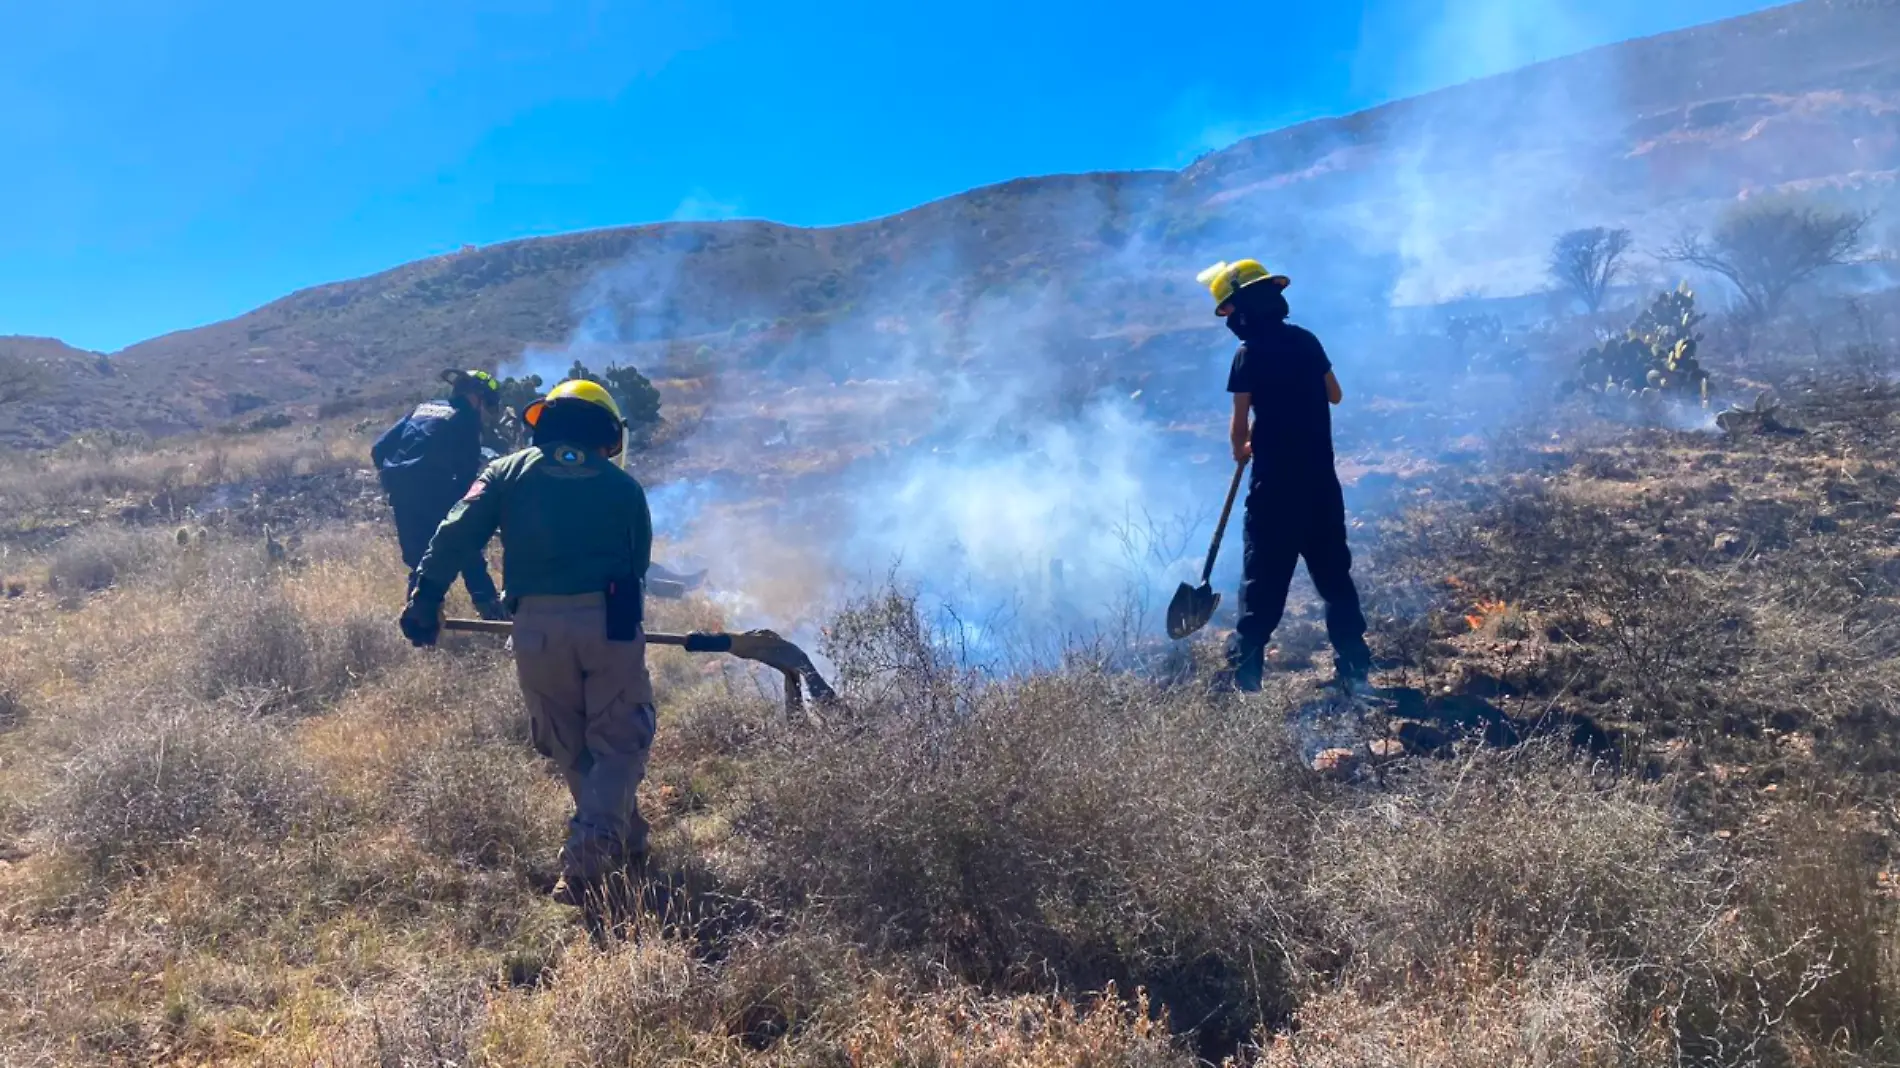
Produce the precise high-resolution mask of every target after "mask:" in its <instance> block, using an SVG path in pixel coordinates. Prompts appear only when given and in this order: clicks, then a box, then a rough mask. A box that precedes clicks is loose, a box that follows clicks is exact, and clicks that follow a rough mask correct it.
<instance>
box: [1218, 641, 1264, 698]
mask: <svg viewBox="0 0 1900 1068" xmlns="http://www.w3.org/2000/svg"><path fill="white" fill-rule="evenodd" d="M1266 673H1267V646H1266V643H1265V642H1260V643H1257V644H1256V643H1254V642H1250V641H1246V640H1244V639H1242V638H1241V637H1240V636H1239V635H1235V636H1234V637H1233V638H1232V639H1230V640H1229V641H1228V643H1227V677H1228V678H1229V679H1231V680H1232V684H1233V687H1234V689H1236V690H1239V691H1240V692H1242V693H1259V692H1260V684H1261V681H1262V680H1263V679H1264V678H1265V676H1266Z"/></svg>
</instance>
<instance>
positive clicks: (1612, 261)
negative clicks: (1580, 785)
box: [1550, 226, 1631, 315]
mask: <svg viewBox="0 0 1900 1068" xmlns="http://www.w3.org/2000/svg"><path fill="white" fill-rule="evenodd" d="M1630 244H1631V242H1630V232H1629V231H1628V230H1610V229H1606V228H1604V227H1601V226H1595V227H1591V228H1590V229H1588V230H1572V231H1570V232H1569V233H1567V234H1563V235H1562V236H1560V237H1558V238H1557V240H1556V242H1555V243H1554V244H1552V245H1551V247H1550V276H1551V277H1552V278H1554V279H1556V281H1557V284H1558V285H1559V286H1562V287H1563V288H1564V289H1566V290H1568V291H1570V293H1572V294H1573V295H1575V296H1576V298H1577V299H1578V300H1580V301H1582V302H1583V306H1584V307H1585V308H1587V309H1588V310H1589V312H1590V314H1591V315H1595V314H1596V313H1597V312H1599V311H1601V310H1603V298H1604V296H1605V295H1606V294H1607V293H1609V291H1610V287H1611V286H1613V285H1615V284H1616V278H1617V276H1618V275H1620V274H1622V273H1623V268H1624V266H1625V263H1624V260H1625V258H1626V257H1627V256H1628V255H1629V251H1630Z"/></svg>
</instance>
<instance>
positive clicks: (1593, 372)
mask: <svg viewBox="0 0 1900 1068" xmlns="http://www.w3.org/2000/svg"><path fill="white" fill-rule="evenodd" d="M1705 318H1707V316H1704V315H1702V314H1700V313H1698V312H1697V311H1696V309H1695V293H1694V292H1692V291H1691V290H1690V289H1689V286H1688V284H1687V283H1684V284H1683V285H1681V286H1678V287H1677V288H1675V289H1674V290H1671V291H1668V292H1664V293H1661V294H1658V295H1657V297H1656V299H1655V300H1654V301H1652V302H1651V303H1650V306H1649V307H1648V308H1646V309H1644V310H1643V313H1642V314H1641V315H1640V316H1638V317H1637V319H1636V322H1635V323H1634V324H1633V325H1631V327H1630V329H1629V331H1628V332H1627V333H1625V334H1624V335H1623V336H1622V337H1618V338H1611V339H1609V340H1607V341H1605V342H1604V343H1603V344H1601V345H1598V346H1597V347H1595V348H1593V349H1590V350H1589V351H1587V352H1585V353H1584V354H1583V358H1582V359H1581V360H1580V361H1579V363H1578V379H1579V385H1581V386H1583V387H1584V388H1586V389H1591V390H1595V391H1598V392H1601V393H1605V394H1612V395H1614V394H1624V395H1640V394H1644V393H1653V394H1655V395H1661V396H1679V397H1684V396H1693V397H1697V398H1699V399H1700V400H1701V402H1702V404H1703V406H1705V407H1706V406H1707V405H1708V400H1709V390H1710V384H1709V375H1708V372H1707V371H1705V370H1703V369H1702V362H1701V360H1700V358H1699V350H1700V348H1701V345H1702V335H1701V334H1700V333H1698V332H1697V331H1696V327H1697V326H1699V325H1701V323H1702V321H1703V320H1704V319H1705Z"/></svg>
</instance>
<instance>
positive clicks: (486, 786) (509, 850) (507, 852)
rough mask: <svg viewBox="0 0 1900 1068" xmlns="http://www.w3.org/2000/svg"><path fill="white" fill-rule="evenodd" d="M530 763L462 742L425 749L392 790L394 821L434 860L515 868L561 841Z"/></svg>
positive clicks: (508, 751) (542, 779) (542, 782)
mask: <svg viewBox="0 0 1900 1068" xmlns="http://www.w3.org/2000/svg"><path fill="white" fill-rule="evenodd" d="M533 759H534V754H533V753H532V752H531V751H527V750H520V749H515V748H512V747H509V746H503V745H484V744H479V743H472V742H468V741H461V740H457V741H451V742H449V743H448V744H445V745H440V746H435V747H431V748H427V749H424V750H422V751H420V752H417V753H415V754H413V756H412V757H411V758H410V759H409V760H408V761H407V762H406V763H405V764H404V766H403V767H402V768H401V769H400V770H399V771H398V774H397V778H396V781H395V782H393V783H392V784H391V785H390V787H389V794H388V800H389V802H390V805H391V812H390V815H391V816H392V817H393V818H395V819H396V820H399V821H400V822H402V823H403V824H405V825H407V826H408V827H409V829H410V831H411V832H412V833H413V834H414V835H415V836H416V840H417V842H418V843H419V844H421V846H422V847H423V848H424V849H426V850H428V851H429V852H431V853H434V854H436V855H437V856H441V857H443V858H445V859H448V860H452V861H455V862H456V863H458V864H464V865H468V866H472V867H482V868H513V867H518V866H520V865H521V864H523V863H524V860H523V858H528V857H532V856H534V855H536V854H537V853H551V852H552V851H553V849H554V847H555V846H556V845H558V844H559V842H560V840H561V828H560V823H559V821H558V819H555V818H553V814H552V811H551V809H550V808H549V807H547V806H542V805H538V804H537V803H536V802H537V800H538V799H539V798H540V797H541V796H542V791H543V790H544V788H546V787H547V785H548V784H547V778H546V776H545V775H543V774H542V773H541V772H540V771H539V770H538V769H537V768H536V767H535V766H534V763H533Z"/></svg>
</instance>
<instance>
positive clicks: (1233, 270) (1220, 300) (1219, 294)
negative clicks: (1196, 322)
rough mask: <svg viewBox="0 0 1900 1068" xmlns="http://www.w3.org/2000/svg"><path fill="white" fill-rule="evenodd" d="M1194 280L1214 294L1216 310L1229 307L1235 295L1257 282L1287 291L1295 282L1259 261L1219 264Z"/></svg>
mask: <svg viewBox="0 0 1900 1068" xmlns="http://www.w3.org/2000/svg"><path fill="white" fill-rule="evenodd" d="M1194 280H1195V281H1197V282H1199V283H1201V284H1202V285H1204V286H1206V287H1207V291H1208V292H1209V293H1212V294H1214V310H1215V311H1219V310H1220V309H1222V308H1224V307H1226V306H1227V302H1228V301H1230V300H1233V299H1234V294H1235V293H1238V292H1240V291H1241V290H1243V289H1245V288H1247V287H1248V286H1250V285H1253V284H1254V283H1255V282H1268V283H1271V284H1272V285H1276V286H1279V287H1280V288H1281V289H1285V288H1286V287H1287V286H1290V285H1292V284H1293V280H1292V279H1290V278H1288V277H1287V276H1286V275H1283V274H1274V273H1272V272H1271V271H1268V270H1267V269H1266V268H1265V267H1263V266H1261V265H1260V261H1259V260H1236V261H1235V262H1233V263H1225V262H1223V263H1217V264H1215V265H1214V266H1212V267H1209V268H1208V269H1207V270H1205V271H1202V272H1201V273H1200V274H1197V275H1195V276H1194Z"/></svg>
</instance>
